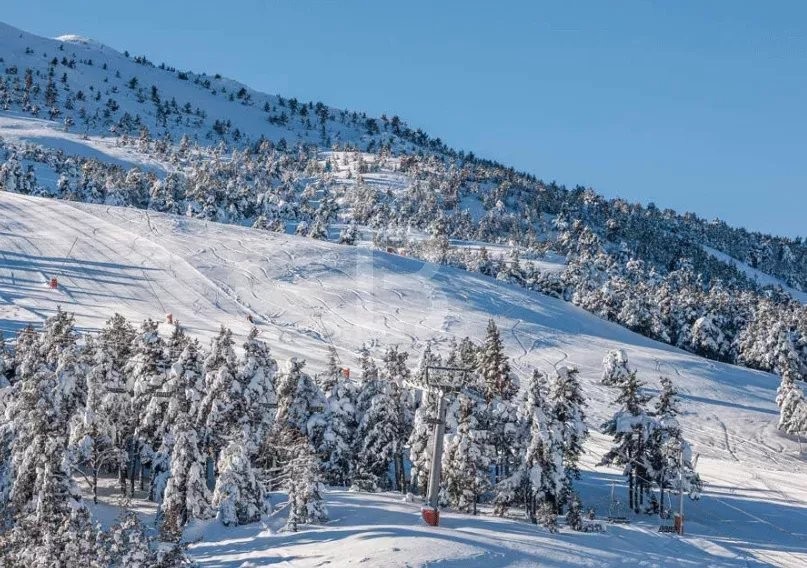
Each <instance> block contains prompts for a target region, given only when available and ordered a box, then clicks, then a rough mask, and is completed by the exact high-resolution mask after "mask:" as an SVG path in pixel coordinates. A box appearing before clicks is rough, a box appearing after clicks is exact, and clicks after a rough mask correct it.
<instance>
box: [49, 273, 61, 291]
mask: <svg viewBox="0 0 807 568" xmlns="http://www.w3.org/2000/svg"><path fill="white" fill-rule="evenodd" d="M48 286H50V288H51V289H52V290H55V289H56V288H58V287H59V281H58V280H57V279H56V277H55V276H52V277H51V279H50V282H49V283H48Z"/></svg>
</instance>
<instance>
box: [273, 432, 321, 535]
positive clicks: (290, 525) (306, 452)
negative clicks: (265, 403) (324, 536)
mask: <svg viewBox="0 0 807 568" xmlns="http://www.w3.org/2000/svg"><path fill="white" fill-rule="evenodd" d="M278 441H279V443H280V444H281V445H282V447H283V448H284V453H285V454H286V457H285V459H284V461H285V465H284V473H285V475H284V482H283V486H284V488H285V489H286V492H287V494H288V498H289V503H288V509H289V516H288V519H287V521H286V526H285V530H287V531H292V532H296V531H297V529H298V525H300V524H303V523H324V522H325V521H327V520H328V510H327V508H326V507H325V501H324V499H323V494H324V486H323V485H322V478H321V472H320V464H319V461H318V459H317V455H316V452H315V451H314V448H313V447H312V446H311V443H310V442H309V441H308V438H307V437H306V436H304V435H303V434H301V433H300V432H299V431H297V430H296V429H293V428H290V429H285V430H283V431H281V432H279V433H278Z"/></svg>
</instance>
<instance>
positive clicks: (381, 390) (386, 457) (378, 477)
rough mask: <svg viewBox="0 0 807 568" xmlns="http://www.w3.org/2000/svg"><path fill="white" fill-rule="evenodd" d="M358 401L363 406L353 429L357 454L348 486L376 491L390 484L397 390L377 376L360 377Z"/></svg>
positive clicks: (396, 441) (396, 445)
mask: <svg viewBox="0 0 807 568" xmlns="http://www.w3.org/2000/svg"><path fill="white" fill-rule="evenodd" d="M361 386H362V390H361V393H360V394H359V399H358V403H359V404H361V407H362V408H366V410H365V411H364V412H363V413H361V412H359V413H358V414H359V416H360V420H359V425H358V428H357V430H356V446H355V451H356V458H355V465H354V475H353V483H352V486H351V488H352V489H356V490H359V491H379V490H383V489H388V488H389V487H390V472H389V468H390V465H391V463H392V461H393V459H394V458H395V456H396V455H397V453H398V452H399V450H400V446H401V444H402V443H403V439H404V438H403V437H402V433H401V429H400V411H399V410H398V406H399V404H398V400H399V398H398V391H397V389H396V390H393V388H392V386H391V385H390V384H389V383H388V382H386V381H383V380H382V379H380V378H378V377H376V378H371V379H369V380H363V381H362V385H361Z"/></svg>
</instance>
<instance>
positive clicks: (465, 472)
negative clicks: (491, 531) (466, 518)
mask: <svg viewBox="0 0 807 568" xmlns="http://www.w3.org/2000/svg"><path fill="white" fill-rule="evenodd" d="M454 406H455V409H454V410H455V414H456V420H457V427H456V431H455V432H454V433H452V434H450V435H448V436H447V437H446V438H447V439H446V447H445V451H444V453H443V464H442V465H443V485H444V488H443V490H444V491H445V495H446V496H447V498H448V502H449V503H450V504H451V506H452V507H454V508H456V509H457V510H458V511H462V512H464V513H468V512H472V513H473V514H474V515H475V514H476V504H477V502H478V500H479V497H480V496H481V495H482V494H483V493H484V492H485V491H487V490H488V488H489V487H490V479H489V473H488V469H489V467H490V455H491V454H492V448H491V447H490V444H489V443H488V432H487V431H485V430H484V429H483V427H482V425H481V424H480V422H479V421H478V420H477V418H476V416H474V412H475V410H476V407H477V403H476V401H475V400H474V399H472V398H471V397H469V396H467V395H465V394H460V395H458V396H457V399H456V401H455V404H454Z"/></svg>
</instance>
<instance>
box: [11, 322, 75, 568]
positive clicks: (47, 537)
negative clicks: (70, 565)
mask: <svg viewBox="0 0 807 568" xmlns="http://www.w3.org/2000/svg"><path fill="white" fill-rule="evenodd" d="M51 323H53V322H51ZM53 327H54V326H52V327H51V328H50V329H51V330H52V329H53ZM46 328H47V326H46ZM62 329H63V330H64V329H65V328H62ZM65 335H67V333H65ZM53 337H54V336H53V335H52V334H51V333H49V332H47V331H46V332H45V333H43V334H42V335H41V336H40V338H39V339H38V340H37V342H36V343H34V344H32V345H38V346H39V348H38V349H32V350H31V351H30V353H28V354H27V360H26V363H25V364H24V365H23V372H22V374H21V376H20V380H19V382H18V383H17V384H16V385H15V387H14V388H15V389H16V393H15V396H14V397H13V398H12V399H11V400H10V402H9V405H8V406H7V408H6V421H5V422H4V423H3V425H2V430H3V438H5V439H7V440H8V439H11V440H12V441H11V444H10V446H9V447H8V450H9V453H8V455H7V456H4V457H5V458H6V459H4V460H3V462H4V465H2V467H0V470H2V472H3V475H4V478H5V479H4V480H3V481H2V485H4V486H5V487H3V488H2V489H3V490H4V493H5V494H6V495H7V497H8V499H7V501H6V500H4V501H3V509H4V511H3V512H4V513H5V514H6V515H8V518H10V519H11V520H12V521H13V522H15V523H17V524H18V526H19V527H20V528H25V529H28V528H30V529H32V530H31V532H30V533H29V534H27V535H25V536H24V537H23V535H21V534H18V535H17V536H16V537H15V536H14V535H13V534H12V535H10V537H9V538H11V539H12V546H15V547H16V546H17V545H18V544H19V542H18V543H17V545H14V544H13V541H14V540H15V539H16V538H17V537H20V538H24V539H26V540H27V542H28V544H27V545H25V546H24V547H23V551H26V550H27V551H28V552H32V554H37V553H42V552H43V551H49V552H50V553H54V552H55V551H54V550H53V548H52V547H53V546H64V545H65V543H66V542H68V541H70V540H71V539H73V540H74V542H75V544H76V546H78V545H81V546H84V545H85V544H86V542H83V540H82V539H83V538H84V536H82V535H83V534H84V533H83V531H84V530H85V529H86V528H87V527H86V524H84V525H81V523H80V522H79V521H80V520H79V519H78V517H77V515H79V514H80V510H81V509H83V508H84V505H83V502H82V500H81V494H80V493H79V491H78V488H77V487H76V485H75V483H74V481H73V465H72V461H71V460H70V458H69V454H68V450H67V446H68V435H69V420H70V417H71V415H72V413H73V412H74V411H75V405H74V399H75V388H74V387H75V382H76V381H75V378H74V377H69V376H67V375H69V374H70V372H69V371H68V370H66V368H67V367H70V364H69V363H66V362H65V360H66V356H67V355H71V354H72V353H73V352H74V349H75V347H74V345H75V344H74V342H73V341H65V342H63V343H62V344H61V346H58V345H56V344H55V343H51V340H52V339H53ZM60 348H61V349H62V350H63V352H60V351H59V349H60ZM48 358H50V360H51V361H55V366H56V369H55V370H54V369H52V368H50V366H49V364H48ZM9 436H10V438H9ZM76 523H79V524H78V525H77V524H76ZM79 525H80V526H79ZM82 543H83V544H82ZM71 550H73V551H75V549H71ZM64 554H67V555H69V554H72V552H70V551H69V550H68V551H64V552H63V553H62V552H60V553H58V554H56V556H55V557H54V558H57V559H58V558H60V557H61V558H64ZM32 558H35V559H36V557H35V556H32ZM36 562H37V563H38V562H41V558H38V559H36ZM31 565H35V563H31Z"/></svg>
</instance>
